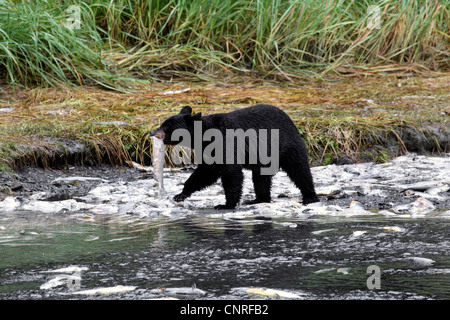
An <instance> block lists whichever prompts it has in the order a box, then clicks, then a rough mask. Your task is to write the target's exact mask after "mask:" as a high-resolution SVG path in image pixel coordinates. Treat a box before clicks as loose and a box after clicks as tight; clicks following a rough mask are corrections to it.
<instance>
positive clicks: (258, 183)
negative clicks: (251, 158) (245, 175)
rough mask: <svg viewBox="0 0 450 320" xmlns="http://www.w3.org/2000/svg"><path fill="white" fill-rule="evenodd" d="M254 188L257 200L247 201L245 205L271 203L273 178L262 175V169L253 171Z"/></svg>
mask: <svg viewBox="0 0 450 320" xmlns="http://www.w3.org/2000/svg"><path fill="white" fill-rule="evenodd" d="M252 180H253V188H254V190H255V195H256V198H255V199H254V200H245V201H244V204H255V203H262V202H270V201H271V199H270V188H271V186H272V176H271V175H262V174H261V168H257V169H253V170H252Z"/></svg>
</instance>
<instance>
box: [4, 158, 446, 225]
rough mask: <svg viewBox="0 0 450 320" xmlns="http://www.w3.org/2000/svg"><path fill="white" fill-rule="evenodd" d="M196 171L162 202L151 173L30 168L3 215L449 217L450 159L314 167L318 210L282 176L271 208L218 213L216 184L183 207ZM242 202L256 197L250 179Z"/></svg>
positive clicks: (11, 182)
mask: <svg viewBox="0 0 450 320" xmlns="http://www.w3.org/2000/svg"><path fill="white" fill-rule="evenodd" d="M191 171H192V169H189V168H188V169H165V172H164V184H165V189H166V191H167V194H166V195H163V196H159V193H158V187H157V181H156V180H155V178H154V176H153V173H151V172H148V171H144V172H143V171H139V170H137V169H133V168H125V167H112V166H101V167H70V168H69V169H68V170H43V169H39V168H26V169H24V170H23V171H20V172H18V173H13V174H11V173H5V172H4V173H2V174H1V176H0V182H1V185H2V195H1V201H0V210H3V211H34V212H43V213H77V212H89V213H92V214H127V215H133V216H136V217H173V218H179V217H185V216H190V215H206V216H209V217H228V218H239V217H246V216H255V215H263V216H278V217H282V216H294V217H305V218H308V217H312V216H322V215H323V216H334V217H341V216H342V217H345V216H364V215H379V214H381V215H385V216H401V217H421V216H428V215H433V214H437V215H443V216H448V215H449V214H450V213H449V211H448V210H449V209H450V197H449V186H450V178H449V177H450V156H449V155H447V156H445V157H427V156H420V155H413V154H409V155H406V156H402V157H398V158H396V159H394V160H393V161H391V162H388V163H385V164H375V163H359V164H348V165H339V166H338V165H328V166H320V167H313V168H312V173H313V177H314V181H315V185H316V191H317V193H318V195H319V197H320V203H314V204H310V205H303V204H302V203H301V201H300V200H301V195H300V193H299V190H298V189H297V188H296V187H295V186H294V185H293V184H292V182H291V181H290V179H289V178H288V177H287V175H286V174H285V173H284V172H279V173H278V174H277V175H276V176H275V177H274V180H273V188H272V199H273V201H272V203H269V204H257V205H248V206H245V205H241V206H239V207H238V208H237V209H236V210H224V211H215V210H212V208H213V207H214V206H215V205H218V204H221V203H223V202H224V194H223V188H222V186H221V185H220V184H219V183H217V184H215V185H213V186H211V187H209V188H207V189H205V190H202V191H200V192H197V193H195V194H194V195H192V196H191V197H190V198H189V199H187V200H185V201H184V202H183V203H175V202H174V201H173V200H172V198H173V196H174V195H175V194H178V193H179V192H180V191H181V189H182V187H183V183H184V181H185V180H186V179H187V178H188V177H189V175H190V173H191ZM243 194H244V196H243V199H252V198H253V197H254V192H253V185H252V182H251V173H250V172H247V171H245V182H244V192H243Z"/></svg>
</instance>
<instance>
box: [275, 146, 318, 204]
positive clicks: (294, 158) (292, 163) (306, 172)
mask: <svg viewBox="0 0 450 320" xmlns="http://www.w3.org/2000/svg"><path fill="white" fill-rule="evenodd" d="M307 159H308V157H307V156H305V154H302V152H300V151H299V149H297V148H293V149H291V150H290V151H289V152H287V153H285V154H284V155H283V156H282V158H281V159H280V167H281V169H283V170H284V171H285V172H286V173H287V175H288V176H289V178H290V179H291V180H292V181H293V182H294V184H295V185H296V186H297V188H299V189H300V191H301V193H302V196H303V204H308V203H312V202H318V201H319V198H317V195H316V191H315V190H314V183H313V178H312V175H311V170H310V168H309V163H308V160H307Z"/></svg>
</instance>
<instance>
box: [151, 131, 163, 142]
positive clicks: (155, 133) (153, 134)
mask: <svg viewBox="0 0 450 320" xmlns="http://www.w3.org/2000/svg"><path fill="white" fill-rule="evenodd" d="M150 136H151V137H156V138H158V139H161V140H164V138H165V137H166V135H165V133H164V130H162V129H161V128H159V129H156V130H152V131H150Z"/></svg>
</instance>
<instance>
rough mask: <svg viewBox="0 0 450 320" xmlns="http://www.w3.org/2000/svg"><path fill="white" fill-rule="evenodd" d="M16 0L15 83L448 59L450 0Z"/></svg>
mask: <svg viewBox="0 0 450 320" xmlns="http://www.w3.org/2000/svg"><path fill="white" fill-rule="evenodd" d="M38 3H39V5H38ZM79 3H81V8H82V14H81V15H82V21H81V26H82V28H81V30H76V31H73V30H66V29H67V28H65V27H64V25H63V23H62V21H64V19H65V18H67V13H66V11H65V10H66V9H67V7H68V6H69V5H71V4H79ZM11 5H12V2H11V1H3V2H0V18H1V19H0V72H1V73H2V75H3V77H5V76H6V78H7V79H8V81H9V82H12V83H16V82H19V83H30V82H33V81H44V82H47V83H51V84H53V83H54V82H57V81H63V82H75V83H82V82H83V81H85V80H94V81H97V82H99V83H106V84H108V85H109V84H110V82H109V81H110V79H109V78H108V75H109V76H111V74H108V72H106V71H107V70H109V72H111V71H116V72H117V71H120V73H121V75H122V76H124V75H125V74H127V73H129V74H130V75H132V76H134V77H141V78H145V79H149V78H152V79H160V78H171V77H173V76H181V77H183V76H189V77H214V76H217V75H218V74H223V72H225V74H240V73H242V72H244V73H251V74H257V75H262V76H270V75H278V76H281V77H284V78H287V79H292V78H295V77H325V76H327V75H329V74H333V73H339V71H340V70H342V67H344V68H353V67H355V66H357V67H363V68H367V67H376V66H390V67H391V69H392V70H396V68H395V66H396V65H405V64H408V65H410V66H413V67H415V68H419V67H420V68H423V69H427V70H428V69H432V70H439V69H442V68H449V67H450V63H449V60H450V59H449V58H450V56H449V51H450V50H449V49H450V45H449V19H450V14H449V7H450V0H416V1H411V0H381V1H369V0H359V1H357V0H324V1H317V0H197V1H196V0H160V1H153V0H134V1H132V0H116V1H113V0H91V1H83V2H80V1H75V0H68V1H64V2H62V1H57V0H47V1H20V2H15V3H14V5H13V6H14V7H15V9H14V10H11V9H10V7H11ZM370 5H376V6H377V8H378V12H379V13H380V24H379V28H370V24H371V21H372V20H371V18H372V17H373V15H371V14H370V12H369V11H368V8H369V6H370ZM23 12H25V14H23ZM102 50H103V59H102ZM105 61H108V63H105ZM105 65H108V67H109V68H107V67H106V66H105ZM111 65H113V66H114V68H111ZM385 70H389V67H387V68H385Z"/></svg>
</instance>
